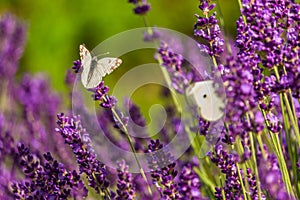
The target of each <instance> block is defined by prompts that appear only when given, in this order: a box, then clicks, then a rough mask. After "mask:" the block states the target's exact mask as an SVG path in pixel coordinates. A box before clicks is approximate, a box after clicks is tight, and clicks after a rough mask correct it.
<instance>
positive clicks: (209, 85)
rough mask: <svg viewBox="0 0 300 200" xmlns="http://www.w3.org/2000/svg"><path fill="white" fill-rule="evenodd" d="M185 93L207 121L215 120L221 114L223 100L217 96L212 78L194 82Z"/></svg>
mask: <svg viewBox="0 0 300 200" xmlns="http://www.w3.org/2000/svg"><path fill="white" fill-rule="evenodd" d="M187 95H188V96H190V98H191V99H192V101H193V102H194V103H195V104H196V105H197V107H198V108H199V110H200V115H201V117H203V118H204V119H206V120H208V121H217V120H218V119H220V118H221V117H222V116H223V114H224V113H223V111H222V109H223V108H224V102H223V101H222V99H221V98H220V97H218V96H217V94H216V92H215V88H214V86H213V81H212V80H207V81H201V82H196V83H194V84H193V85H192V86H191V87H190V88H188V90H187Z"/></svg>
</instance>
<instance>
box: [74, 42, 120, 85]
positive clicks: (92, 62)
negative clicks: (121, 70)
mask: <svg viewBox="0 0 300 200" xmlns="http://www.w3.org/2000/svg"><path fill="white" fill-rule="evenodd" d="M79 55H80V60H81V63H82V64H81V65H82V68H83V71H82V73H81V82H82V84H83V86H84V87H85V88H94V87H96V86H97V85H99V83H100V82H101V80H102V78H103V77H104V76H105V75H107V74H110V73H112V72H113V71H114V70H115V69H116V68H117V67H119V66H120V65H121V63H122V60H121V59H119V58H112V57H106V58H101V59H98V58H97V56H94V55H92V53H91V52H90V51H89V50H88V49H87V48H86V47H85V45H84V44H82V45H80V46H79Z"/></svg>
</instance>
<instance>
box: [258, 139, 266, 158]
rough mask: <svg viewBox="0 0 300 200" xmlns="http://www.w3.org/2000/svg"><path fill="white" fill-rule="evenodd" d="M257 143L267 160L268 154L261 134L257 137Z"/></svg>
mask: <svg viewBox="0 0 300 200" xmlns="http://www.w3.org/2000/svg"><path fill="white" fill-rule="evenodd" d="M257 141H258V145H259V148H260V150H261V152H262V155H263V158H264V160H267V155H266V152H265V149H264V145H263V142H262V139H261V135H260V134H258V135H257Z"/></svg>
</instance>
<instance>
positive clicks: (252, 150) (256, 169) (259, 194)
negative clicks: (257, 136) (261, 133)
mask: <svg viewBox="0 0 300 200" xmlns="http://www.w3.org/2000/svg"><path fill="white" fill-rule="evenodd" d="M249 138H250V145H251V154H252V159H253V163H254V171H255V176H256V183H257V191H258V199H259V200H261V188H260V180H259V176H258V168H257V159H256V153H255V145H254V139H253V133H252V132H250V133H249Z"/></svg>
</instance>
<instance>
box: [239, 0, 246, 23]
mask: <svg viewBox="0 0 300 200" xmlns="http://www.w3.org/2000/svg"><path fill="white" fill-rule="evenodd" d="M238 3H239V7H240V11H242V9H243V5H242V1H241V0H238ZM242 18H243V21H244V23H245V24H247V20H246V17H245V15H243V14H242Z"/></svg>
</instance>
